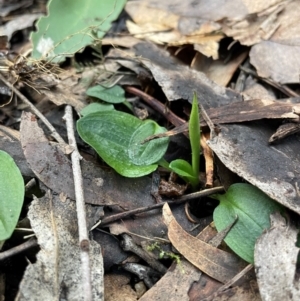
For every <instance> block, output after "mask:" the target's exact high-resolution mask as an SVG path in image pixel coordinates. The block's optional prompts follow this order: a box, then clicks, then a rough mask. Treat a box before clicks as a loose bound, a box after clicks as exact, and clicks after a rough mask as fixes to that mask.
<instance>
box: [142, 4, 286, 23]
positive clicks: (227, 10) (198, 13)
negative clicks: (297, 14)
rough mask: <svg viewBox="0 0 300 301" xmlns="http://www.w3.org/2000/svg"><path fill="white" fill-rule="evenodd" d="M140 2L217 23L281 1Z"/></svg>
mask: <svg viewBox="0 0 300 301" xmlns="http://www.w3.org/2000/svg"><path fill="white" fill-rule="evenodd" d="M139 2H141V1H139ZM142 2H143V3H146V4H147V6H149V7H155V8H158V9H161V10H165V11H167V10H169V11H170V12H172V13H174V14H178V15H182V16H186V17H195V18H198V19H206V20H213V21H218V20H221V19H224V18H232V19H234V18H236V19H238V18H239V19H242V18H243V17H245V16H246V15H248V14H255V13H258V12H261V11H263V10H265V9H267V8H269V7H270V6H275V5H276V4H277V3H280V2H281V0H269V1H261V0H255V1H251V0H231V1H224V0H215V1H205V0H199V1H194V0H186V1H181V0H164V1H161V0H143V1H142Z"/></svg>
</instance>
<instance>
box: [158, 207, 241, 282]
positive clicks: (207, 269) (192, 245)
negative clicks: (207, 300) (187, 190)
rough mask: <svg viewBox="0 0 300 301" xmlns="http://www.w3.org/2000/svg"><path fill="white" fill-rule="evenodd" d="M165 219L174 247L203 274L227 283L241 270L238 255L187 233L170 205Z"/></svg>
mask: <svg viewBox="0 0 300 301" xmlns="http://www.w3.org/2000/svg"><path fill="white" fill-rule="evenodd" d="M163 217H164V221H165V223H166V225H167V227H168V237H169V239H170V241H171V243H172V245H173V246H174V247H175V248H176V249H177V250H178V251H179V252H180V253H181V254H182V255H183V256H184V257H185V258H186V259H187V260H188V261H190V262H191V263H192V264H193V265H195V266H196V267H198V268H199V269H200V270H201V271H202V272H204V273H206V274H208V275H209V276H211V277H212V278H214V279H216V280H218V281H220V282H223V283H226V282H227V281H228V280H229V279H231V278H233V277H234V276H235V275H236V274H237V273H238V272H239V271H240V270H241V267H240V266H239V261H238V260H237V257H236V255H234V254H230V253H227V252H225V251H222V250H220V249H218V248H215V247H213V246H211V245H209V244H207V243H205V242H203V241H201V240H199V239H197V238H195V237H193V236H191V235H190V234H188V233H187V232H185V231H184V230H183V229H182V228H181V226H180V225H179V224H178V223H177V221H176V220H175V218H174V216H173V214H172V212H171V210H170V207H169V205H168V204H165V205H164V207H163Z"/></svg>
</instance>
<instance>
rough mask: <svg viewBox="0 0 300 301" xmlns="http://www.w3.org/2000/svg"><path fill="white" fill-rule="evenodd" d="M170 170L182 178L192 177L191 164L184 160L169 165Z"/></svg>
mask: <svg viewBox="0 0 300 301" xmlns="http://www.w3.org/2000/svg"><path fill="white" fill-rule="evenodd" d="M169 168H171V169H172V170H173V171H174V172H176V173H177V174H178V175H180V176H183V177H193V168H192V166H191V164H190V163H189V162H187V161H185V160H182V159H177V160H174V161H172V162H171V163H170V164H169Z"/></svg>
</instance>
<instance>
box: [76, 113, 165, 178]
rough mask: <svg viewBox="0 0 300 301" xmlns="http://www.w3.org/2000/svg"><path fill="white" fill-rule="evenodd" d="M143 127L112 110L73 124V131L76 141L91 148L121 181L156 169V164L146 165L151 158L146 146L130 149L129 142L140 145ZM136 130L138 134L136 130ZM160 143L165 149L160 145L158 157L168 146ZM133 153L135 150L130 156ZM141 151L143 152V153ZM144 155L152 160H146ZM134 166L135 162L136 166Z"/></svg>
mask: <svg viewBox="0 0 300 301" xmlns="http://www.w3.org/2000/svg"><path fill="white" fill-rule="evenodd" d="M146 123H148V121H147V122H146ZM143 124H145V122H144V121H141V120H139V119H138V118H136V117H134V116H132V115H129V114H127V113H123V112H119V111H115V110H113V111H105V112H97V113H92V114H89V115H87V116H85V117H83V118H81V119H79V120H78V121H77V131H78V133H79V135H80V137H81V138H82V139H83V140H84V141H85V142H86V143H88V144H89V145H91V146H92V147H93V148H94V149H95V150H96V151H97V153H98V154H99V156H100V157H101V158H102V159H103V160H104V161H105V162H106V163H107V164H108V165H110V166H111V167H112V168H114V169H115V170H116V171H117V172H118V173H119V174H121V175H123V176H125V177H141V176H143V175H146V174H149V173H151V172H153V171H154V170H155V169H156V168H157V164H156V162H155V164H148V163H149V162H153V154H151V153H149V151H148V148H147V144H145V145H143V144H140V143H138V144H135V145H134V146H132V145H131V143H133V142H134V143H136V142H137V140H138V141H141V140H144V139H146V138H147V137H148V133H149V130H148V126H146V128H147V131H146V132H147V133H146V134H144V136H143V135H142V133H143V131H141V129H143V126H142V125H143ZM157 127H158V126H157V125H156V126H154V127H153V126H151V128H152V129H153V130H154V131H155V130H157ZM139 128H140V130H138V129H139ZM137 130H138V131H137ZM159 131H161V129H159ZM153 134H154V133H153V132H151V133H150V135H153ZM134 137H135V138H134ZM164 141H165V142H164V143H165V146H164V147H163V146H162V145H160V155H159V156H161V157H162V156H163V155H164V153H162V150H163V149H166V147H167V145H168V140H164ZM148 143H150V142H148ZM159 143H160V142H159ZM136 147H141V151H140V150H138V149H135V148H136ZM152 147H153V146H152ZM133 149H135V151H134V152H133ZM150 149H151V148H150ZM143 150H146V152H144V151H143ZM134 153H135V154H136V155H141V156H142V158H143V159H142V160H140V159H138V158H137V157H135V156H134ZM146 153H147V154H148V155H149V156H152V157H151V158H148V157H147V156H146ZM156 156H157V155H156ZM159 156H157V157H159ZM143 160H144V164H143ZM135 162H138V163H139V165H137V164H136V163H135Z"/></svg>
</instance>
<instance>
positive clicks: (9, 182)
mask: <svg viewBox="0 0 300 301" xmlns="http://www.w3.org/2000/svg"><path fill="white" fill-rule="evenodd" d="M24 193H25V187H24V181H23V177H22V175H21V172H20V170H19V168H18V167H17V165H16V163H15V162H14V160H13V158H12V157H11V156H10V155H9V154H7V153H6V152H4V151H0V241H2V240H5V239H7V238H9V237H10V236H11V234H12V233H13V231H14V229H15V227H16V225H17V222H18V219H19V216H20V212H21V209H22V205H23V201H24Z"/></svg>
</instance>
